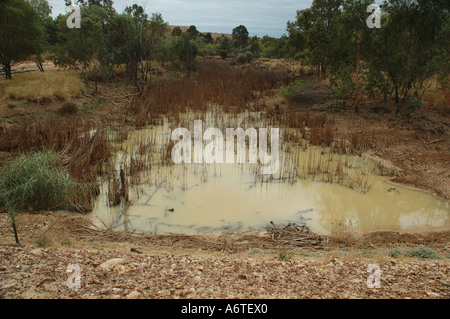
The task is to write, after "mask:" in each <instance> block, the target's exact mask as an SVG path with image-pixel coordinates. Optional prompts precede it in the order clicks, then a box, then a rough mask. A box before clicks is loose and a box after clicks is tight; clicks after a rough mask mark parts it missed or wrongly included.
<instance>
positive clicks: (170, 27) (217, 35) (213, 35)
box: [169, 25, 232, 40]
mask: <svg viewBox="0 0 450 319" xmlns="http://www.w3.org/2000/svg"><path fill="white" fill-rule="evenodd" d="M175 27H179V28H180V29H181V31H183V32H186V30H187V29H189V27H187V26H181V25H178V26H177V25H170V26H169V29H170V32H172V30H173V29H174V28H175ZM201 33H208V32H201ZM210 33H211V36H212V38H213V39H214V40H215V39H217V38H219V37H221V36H222V35H225V36H226V37H229V38H230V39H231V37H232V35H231V34H228V33H217V32H210Z"/></svg>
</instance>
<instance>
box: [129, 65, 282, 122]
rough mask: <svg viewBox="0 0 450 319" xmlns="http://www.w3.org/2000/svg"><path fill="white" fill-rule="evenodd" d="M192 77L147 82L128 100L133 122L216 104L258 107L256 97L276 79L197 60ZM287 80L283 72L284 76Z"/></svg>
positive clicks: (238, 108)
mask: <svg viewBox="0 0 450 319" xmlns="http://www.w3.org/2000/svg"><path fill="white" fill-rule="evenodd" d="M197 70H198V71H197V73H196V74H195V75H194V76H193V77H192V78H181V79H180V78H178V79H162V80H159V81H157V82H155V83H152V84H149V85H148V86H147V87H146V88H145V89H144V90H143V92H142V93H141V95H140V97H139V98H137V99H135V100H134V101H133V103H132V107H131V109H132V111H133V113H134V114H135V115H136V117H137V119H136V122H137V123H136V124H137V125H138V126H143V125H144V123H146V124H148V123H151V124H156V123H157V122H158V121H159V119H160V118H161V116H169V115H171V116H175V115H176V114H179V113H184V112H186V111H187V110H195V111H206V110H208V109H209V108H210V106H211V105H220V106H221V107H222V108H223V109H224V110H225V111H231V112H235V113H237V112H239V111H242V110H245V109H246V108H253V109H255V110H258V109H260V108H261V107H262V105H261V104H260V103H258V99H259V98H260V97H261V96H262V94H264V92H267V91H268V90H270V89H272V88H275V87H276V86H277V85H278V83H279V81H276V80H275V76H274V74H272V73H270V72H268V71H264V70H262V69H261V70H255V69H244V68H238V67H232V66H229V65H227V64H225V63H223V62H222V63H220V62H213V61H200V62H199V64H198V69H197ZM284 80H285V81H287V80H288V78H287V75H286V77H285V79H284Z"/></svg>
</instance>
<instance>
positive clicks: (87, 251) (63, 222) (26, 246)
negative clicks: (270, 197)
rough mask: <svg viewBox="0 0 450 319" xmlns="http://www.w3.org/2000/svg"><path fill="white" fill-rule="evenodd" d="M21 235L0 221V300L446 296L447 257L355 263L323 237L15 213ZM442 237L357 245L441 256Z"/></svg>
mask: <svg viewBox="0 0 450 319" xmlns="http://www.w3.org/2000/svg"><path fill="white" fill-rule="evenodd" d="M19 231H20V233H19V234H20V236H21V239H22V244H21V245H19V246H18V245H14V244H13V236H12V233H11V232H10V229H9V220H8V217H7V216H6V214H1V215H0V238H1V243H0V257H1V260H2V265H1V266H0V298H7V299H10V298H27V299H28V298H30V299H34V298H39V299H41V298H80V299H91V298H95V299H98V298H107V299H124V298H128V299H138V298H151V299H178V298H186V299H190V298H208V299H210V298H212V299H220V298H227V299H229V298H250V299H253V298H258V299H259V298H269V299H272V298H280V299H298V298H345V299H347V298H433V299H434V298H443V299H446V298H448V297H449V296H450V295H449V289H448V287H449V284H450V283H449V280H448V272H449V269H450V268H449V265H450V264H449V259H448V258H443V259H437V260H436V259H435V260H424V261H422V260H419V259H411V258H409V259H408V258H403V259H393V258H389V257H386V256H382V255H376V254H374V255H373V256H372V257H367V256H358V252H359V251H360V250H357V249H358V248H357V247H355V246H353V247H346V248H345V247H344V246H342V243H341V244H340V245H337V244H336V243H333V242H332V240H330V239H329V238H328V240H327V239H325V238H324V239H325V245H324V246H323V247H321V248H320V249H314V248H313V247H304V248H299V247H296V248H294V246H289V245H284V246H283V248H282V249H283V251H282V250H280V249H281V248H280V247H279V246H278V245H279V242H278V241H276V240H273V238H272V237H271V236H270V234H269V233H258V234H257V233H250V234H224V235H215V236H210V235H202V236H182V235H167V236H144V235H135V234H128V233H120V232H114V231H111V230H108V229H106V230H105V229H94V228H91V221H90V220H89V219H87V218H85V217H81V216H62V215H57V214H54V213H34V214H22V215H20V218H19ZM448 239H449V232H443V233H431V234H427V235H426V234H420V235H417V234H404V233H395V232H387V233H386V232H383V233H372V234H367V235H365V236H363V239H362V241H361V242H360V243H359V244H358V245H365V246H366V248H367V247H368V246H371V247H372V248H370V249H372V250H369V251H371V252H373V251H375V249H380V248H381V247H384V246H385V245H387V246H390V245H394V243H397V244H396V245H397V246H398V245H403V246H404V245H406V246H408V245H409V246H414V245H416V244H417V243H421V244H424V245H426V246H427V247H433V248H435V249H437V250H439V251H440V253H441V254H444V253H445V252H446V251H447V253H448V248H449V247H448V246H447V245H448V242H449V241H448ZM367 245H368V246H367ZM343 249H346V250H345V252H346V254H345V255H344V254H343ZM367 249H369V248H367ZM286 251H288V252H289V254H286V253H285V252H286ZM365 252H366V253H365V254H366V255H367V254H368V253H367V250H365ZM287 255H288V256H289V258H286V259H282V258H281V257H282V256H287ZM107 261H109V262H108V263H106V262H107ZM113 263H114V265H112V264H113ZM373 263H377V264H379V265H380V268H381V271H382V286H381V288H380V289H370V288H368V286H367V277H368V273H367V268H368V265H369V264H373ZM69 265H78V266H79V267H80V270H81V272H80V274H81V287H80V289H70V288H69V287H68V285H67V280H68V278H69V275H70V274H68V273H67V268H68V266H69Z"/></svg>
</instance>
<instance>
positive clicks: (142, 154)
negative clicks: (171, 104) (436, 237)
mask: <svg viewBox="0 0 450 319" xmlns="http://www.w3.org/2000/svg"><path fill="white" fill-rule="evenodd" d="M191 119H192V118H189V117H188V118H186V119H184V124H185V125H186V127H187V128H189V127H192V124H193V121H190V120H191ZM222 120H223V118H222ZM206 123H208V121H207V119H206ZM224 123H225V122H224ZM224 123H221V124H220V123H219V124H220V125H219V124H218V123H217V122H215V123H214V124H215V125H217V127H221V126H222V127H225V124H224ZM228 124H234V125H236V126H231V127H241V126H242V127H243V126H248V123H243V122H242V121H236V122H234V123H228ZM253 124H255V127H258V126H257V125H258V124H259V125H261V123H260V122H254V123H253ZM171 132H172V130H171V128H170V127H169V125H168V124H167V122H165V123H164V124H162V125H156V126H151V127H147V128H144V129H139V130H134V131H131V133H130V134H129V136H128V138H127V139H126V140H125V141H123V142H120V143H116V146H117V150H116V152H115V155H114V158H113V161H112V163H113V164H111V165H112V167H113V169H112V173H111V176H110V177H109V178H108V180H106V179H105V181H104V182H103V184H102V186H101V193H100V195H99V196H98V198H97V201H96V203H95V207H94V210H93V213H92V214H91V215H92V217H94V218H95V219H96V220H101V222H102V223H103V224H105V225H107V226H112V227H115V228H117V229H121V230H125V231H130V232H138V233H153V234H167V233H182V234H200V233H211V232H213V233H214V232H244V231H259V230H264V229H265V227H266V226H267V225H269V223H270V222H274V223H275V224H287V223H296V224H299V225H302V224H306V225H307V226H308V227H309V228H310V229H311V230H312V231H314V232H316V233H319V234H328V233H330V232H331V231H332V229H333V227H334V226H335V225H337V224H338V223H342V222H350V223H351V224H352V225H353V226H354V228H355V230H357V231H361V232H365V231H372V230H381V229H390V230H413V229H424V228H426V229H427V230H430V229H431V230H433V229H437V228H441V229H442V228H448V227H449V226H450V219H449V216H450V209H449V203H448V201H443V200H440V199H438V198H436V197H435V196H433V195H431V194H429V193H426V192H422V191H417V190H411V189H407V188H403V187H399V186H393V185H392V184H390V183H388V179H389V177H388V176H386V175H388V174H387V172H386V171H385V170H384V168H383V167H380V165H377V164H376V163H374V162H372V161H370V160H368V159H365V158H364V157H358V156H354V155H348V154H336V153H333V152H332V151H331V149H330V148H329V147H328V148H325V147H318V146H311V145H308V143H307V141H304V140H297V141H295V143H294V142H290V141H288V140H287V138H286V136H287V134H285V133H283V134H282V136H284V137H283V138H282V141H281V145H282V146H281V154H280V169H279V172H278V173H277V174H275V175H270V176H263V175H260V173H259V168H260V165H259V164H248V163H247V164H237V163H235V164H209V165H207V164H179V165H174V164H173V163H172V162H171V158H170V145H171V142H170V138H171ZM172 146H173V145H172ZM121 172H122V173H121ZM121 175H122V176H121ZM114 201H115V203H114Z"/></svg>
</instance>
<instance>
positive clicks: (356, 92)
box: [355, 29, 364, 113]
mask: <svg viewBox="0 0 450 319" xmlns="http://www.w3.org/2000/svg"><path fill="white" fill-rule="evenodd" d="M363 30H364V29H361V32H360V33H359V39H358V54H357V57H356V91H355V113H358V110H359V109H358V97H359V64H360V62H361V54H360V53H361V39H362V35H363Z"/></svg>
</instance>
